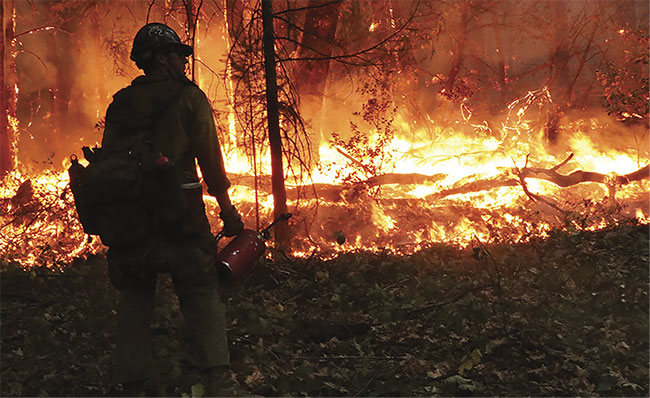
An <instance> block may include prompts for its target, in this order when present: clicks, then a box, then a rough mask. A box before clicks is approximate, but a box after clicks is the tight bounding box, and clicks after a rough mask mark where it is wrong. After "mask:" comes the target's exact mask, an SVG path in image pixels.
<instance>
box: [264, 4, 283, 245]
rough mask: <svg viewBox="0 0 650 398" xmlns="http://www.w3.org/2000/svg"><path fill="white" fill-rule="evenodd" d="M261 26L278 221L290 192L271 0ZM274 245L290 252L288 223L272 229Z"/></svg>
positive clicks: (274, 199) (274, 211) (274, 205)
mask: <svg viewBox="0 0 650 398" xmlns="http://www.w3.org/2000/svg"><path fill="white" fill-rule="evenodd" d="M262 26H263V42H264V72H265V73H264V75H265V78H266V112H267V117H268V126H269V146H270V147H271V181H272V182H271V184H272V190H273V216H274V218H275V219H278V218H279V217H280V216H281V215H282V214H284V213H286V212H287V192H286V190H285V187H284V167H283V165H282V139H281V136H280V115H279V107H278V82H277V77H276V71H275V49H274V48H273V47H274V42H275V40H274V34H273V9H272V8H271V0H262ZM273 231H274V234H275V243H276V245H277V248H278V249H280V250H288V249H289V237H290V236H289V224H288V223H287V221H281V222H279V223H278V224H277V226H276V227H275V229H274V230H273Z"/></svg>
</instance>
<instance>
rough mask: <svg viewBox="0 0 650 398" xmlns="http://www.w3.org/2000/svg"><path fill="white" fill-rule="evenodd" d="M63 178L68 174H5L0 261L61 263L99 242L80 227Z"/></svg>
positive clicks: (0, 205)
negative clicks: (26, 175)
mask: <svg viewBox="0 0 650 398" xmlns="http://www.w3.org/2000/svg"><path fill="white" fill-rule="evenodd" d="M67 183H68V181H67V176H64V175H62V174H56V173H46V174H44V175H41V176H39V177H37V178H34V179H33V180H32V179H26V178H25V177H23V176H22V175H20V174H19V173H12V174H10V175H8V176H7V177H5V180H4V185H3V188H2V195H0V216H1V217H0V261H1V262H2V265H3V267H5V266H7V265H9V264H12V263H17V264H18V265H20V266H22V267H25V268H31V267H47V268H62V267H64V266H65V265H67V264H68V263H70V262H71V261H72V260H73V259H75V258H76V257H79V256H83V255H85V254H88V253H93V252H95V251H96V250H97V249H98V248H99V245H98V244H97V243H95V244H93V243H92V241H91V240H90V239H89V237H88V236H87V235H86V234H85V233H84V232H83V230H82V228H81V224H80V223H79V221H78V219H77V214H76V209H75V207H74V203H73V201H72V198H71V195H70V192H69V188H68V186H67Z"/></svg>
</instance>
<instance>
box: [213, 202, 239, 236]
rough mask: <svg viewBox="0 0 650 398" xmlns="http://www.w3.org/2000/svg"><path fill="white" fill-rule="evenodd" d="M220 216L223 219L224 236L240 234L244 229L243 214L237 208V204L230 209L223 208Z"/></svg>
mask: <svg viewBox="0 0 650 398" xmlns="http://www.w3.org/2000/svg"><path fill="white" fill-rule="evenodd" d="M219 218H221V220H222V221H223V234H224V236H227V237H231V236H235V235H239V234H240V233H242V231H243V230H244V222H243V221H242V220H241V216H240V215H239V213H238V212H237V209H235V206H233V207H231V208H230V209H228V210H221V213H219Z"/></svg>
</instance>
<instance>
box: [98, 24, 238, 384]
mask: <svg viewBox="0 0 650 398" xmlns="http://www.w3.org/2000/svg"><path fill="white" fill-rule="evenodd" d="M191 54H192V47H190V46H188V45H185V44H183V43H181V41H180V38H179V37H178V35H177V34H176V32H174V30H172V29H171V28H170V27H168V26H167V25H164V24H161V23H150V24H147V25H145V26H144V27H142V28H141V29H140V30H139V31H138V33H137V34H136V36H135V38H134V41H133V49H132V51H131V60H133V61H134V62H135V63H136V65H137V66H138V68H140V69H142V70H143V71H144V75H143V76H139V77H137V78H136V79H135V80H133V82H132V83H131V85H130V86H128V87H127V88H125V89H122V90H121V91H120V92H118V94H116V95H115V96H114V99H113V103H111V105H110V106H109V108H108V110H107V113H106V124H105V130H104V135H103V138H102V147H111V146H115V145H119V141H120V139H121V138H120V131H121V130H123V129H124V128H125V127H124V126H126V125H137V124H138V123H141V120H140V119H146V117H147V115H151V112H150V110H151V108H153V107H154V106H156V104H159V103H160V102H161V101H166V100H167V99H166V98H167V97H172V98H171V99H170V100H169V105H168V106H166V108H165V111H164V112H163V113H162V114H160V115H159V116H158V119H157V120H152V121H150V123H151V125H152V126H153V130H152V137H151V140H152V144H153V148H154V149H155V150H156V151H159V153H161V154H162V155H164V159H169V161H170V162H171V163H172V164H173V165H174V167H175V170H176V173H177V175H178V176H179V178H180V182H181V188H182V189H183V192H184V194H185V195H184V196H185V198H186V199H187V204H188V206H187V210H186V211H185V214H184V215H183V217H182V220H181V222H180V225H178V226H177V228H170V229H172V231H162V234H161V236H163V238H164V239H165V247H166V248H168V249H169V250H168V251H167V252H168V254H167V255H168V256H169V260H170V261H169V263H170V268H169V272H170V274H171V278H172V283H173V286H174V290H175V292H176V294H177V296H178V299H179V304H180V310H181V313H182V314H183V317H184V319H185V323H186V325H187V329H188V335H189V340H190V342H191V345H192V347H191V348H192V351H193V354H194V355H193V357H194V358H195V359H196V365H197V366H198V368H199V369H201V373H202V376H203V383H204V385H205V387H206V392H207V394H206V395H211V396H215V395H221V396H223V395H232V391H230V390H224V388H228V382H229V380H230V370H229V352H228V343H227V338H226V324H225V310H224V305H223V303H222V301H221V298H220V295H219V290H218V281H217V274H216V270H215V267H214V256H215V250H216V247H215V243H214V237H213V235H212V233H211V231H210V225H209V223H208V219H207V217H206V213H205V205H204V203H203V193H202V184H201V183H200V181H199V178H198V175H197V170H196V162H198V165H199V167H200V168H201V174H202V176H203V180H204V181H205V183H206V185H207V187H208V190H207V191H208V194H210V195H212V196H214V197H216V199H217V202H218V204H219V207H220V210H221V212H220V217H221V219H222V220H223V226H224V235H225V236H235V235H237V234H239V233H240V232H241V231H242V230H243V227H244V224H243V222H242V220H241V217H240V215H239V213H238V212H237V210H236V209H235V207H234V206H233V204H232V203H231V201H230V197H229V194H228V187H229V186H230V182H229V181H228V179H227V177H226V172H225V167H224V162H223V157H222V153H221V149H220V145H219V142H218V139H217V132H216V129H215V124H214V119H213V116H212V109H211V107H210V103H209V102H208V99H207V97H206V95H205V94H204V93H203V91H201V90H200V89H199V88H198V87H197V86H196V85H195V84H193V83H192V82H191V81H190V80H188V79H187V78H186V77H185V66H186V64H187V62H188V61H187V57H188V56H190V55H191ZM170 93H173V94H170ZM111 250H112V249H111V248H109V252H108V256H107V257H108V265H109V277H110V279H111V282H112V283H113V285H114V286H115V287H116V288H117V289H118V290H119V291H120V293H121V298H120V302H119V305H118V320H117V331H116V348H115V359H114V361H115V363H114V365H115V369H114V372H115V376H116V379H117V382H118V383H121V384H122V387H123V391H124V394H125V395H128V396H144V395H145V394H147V392H146V391H151V390H150V388H151V385H152V384H156V383H155V382H152V381H150V380H151V379H152V378H153V377H154V376H155V374H154V373H155V372H154V365H153V358H152V350H153V347H152V341H151V334H150V323H151V320H152V315H153V308H154V302H153V300H154V293H155V288H156V279H157V274H155V273H149V274H147V276H145V277H142V276H141V275H140V276H135V275H133V274H130V273H128V272H126V271H125V267H124V266H123V263H124V262H129V259H128V258H126V259H125V258H124V257H125V256H124V255H123V253H120V252H119V251H114V252H111Z"/></svg>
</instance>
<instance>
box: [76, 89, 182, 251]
mask: <svg viewBox="0 0 650 398" xmlns="http://www.w3.org/2000/svg"><path fill="white" fill-rule="evenodd" d="M183 88H184V87H181V88H180V89H179V90H177V91H176V93H174V94H172V95H170V96H169V97H168V98H166V99H164V100H161V101H159V104H158V106H157V109H155V110H154V112H152V114H151V115H143V117H142V118H140V120H135V121H133V123H131V124H130V125H128V126H123V125H121V124H118V126H120V128H121V129H123V130H124V131H120V136H121V140H120V142H119V144H116V145H113V146H112V147H110V148H106V147H103V148H97V147H95V148H89V147H83V148H82V151H83V153H84V157H85V158H86V160H87V161H88V162H89V164H88V166H86V167H84V166H83V165H81V164H80V163H79V161H78V159H77V157H76V155H72V156H71V157H70V160H71V162H72V165H71V166H70V168H69V169H68V175H69V177H70V188H71V191H72V194H73V197H74V201H75V207H76V209H77V214H78V216H79V220H80V221H81V224H82V226H83V228H84V231H85V232H86V233H87V234H89V235H99V237H100V239H101V241H102V243H103V244H104V245H106V246H109V247H110V249H120V250H129V249H131V248H134V247H152V246H155V245H156V244H157V243H155V244H152V243H154V242H159V241H160V236H161V230H162V229H163V228H164V227H165V226H172V225H174V224H175V223H179V222H180V219H181V218H182V217H183V215H184V213H185V210H186V208H187V203H186V199H185V195H184V193H183V190H182V188H181V184H180V180H179V178H178V176H177V173H176V171H175V170H174V165H173V163H172V162H171V161H170V160H169V159H167V158H166V157H165V156H163V155H162V154H160V153H154V151H153V149H152V137H151V136H152V134H153V127H154V126H153V124H154V122H155V121H156V120H158V119H159V117H160V115H162V113H163V112H164V111H165V109H166V108H167V107H168V106H169V105H170V104H171V102H172V101H173V100H174V99H175V98H176V97H177V95H176V94H179V93H180V91H181V90H182V89H183ZM125 90H128V88H127V89H125ZM122 94H124V93H122ZM119 95H120V93H118V94H116V96H115V98H116V99H115V100H116V101H117V100H118V99H119ZM147 116H149V117H147Z"/></svg>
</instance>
